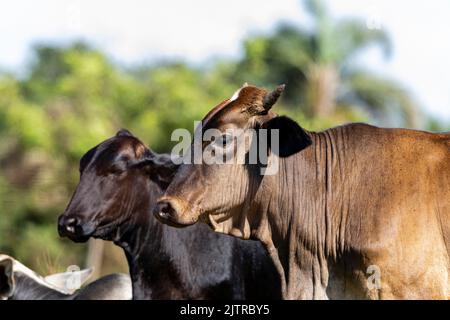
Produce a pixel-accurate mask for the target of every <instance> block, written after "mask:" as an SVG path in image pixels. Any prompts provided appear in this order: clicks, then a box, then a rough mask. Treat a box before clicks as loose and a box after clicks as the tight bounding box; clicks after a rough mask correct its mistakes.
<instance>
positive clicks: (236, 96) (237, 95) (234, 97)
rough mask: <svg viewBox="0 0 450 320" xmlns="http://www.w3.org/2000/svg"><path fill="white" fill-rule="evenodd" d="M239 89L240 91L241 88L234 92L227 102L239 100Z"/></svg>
mask: <svg viewBox="0 0 450 320" xmlns="http://www.w3.org/2000/svg"><path fill="white" fill-rule="evenodd" d="M241 89H242V88H240V89H238V90H236V92H235V93H234V94H233V95H232V96H231V98H230V100H229V102H232V101H234V100H237V98H239V93H240V92H241Z"/></svg>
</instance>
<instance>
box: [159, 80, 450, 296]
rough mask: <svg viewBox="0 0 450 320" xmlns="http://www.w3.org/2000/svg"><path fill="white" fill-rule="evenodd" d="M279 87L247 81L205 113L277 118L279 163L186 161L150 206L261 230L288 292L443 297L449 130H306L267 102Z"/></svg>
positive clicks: (179, 220)
mask: <svg viewBox="0 0 450 320" xmlns="http://www.w3.org/2000/svg"><path fill="white" fill-rule="evenodd" d="M283 89H284V86H280V87H278V88H277V89H276V90H275V91H274V92H272V93H268V92H267V91H265V90H263V89H260V88H257V87H253V86H244V87H243V88H241V89H240V91H238V92H237V93H236V94H235V95H234V96H233V97H232V98H231V99H229V100H227V101H225V102H224V103H222V104H221V105H219V106H218V107H216V108H215V109H213V111H211V112H210V113H209V114H208V115H207V116H206V117H205V119H204V120H203V122H202V126H203V128H202V129H203V130H207V129H210V128H215V129H219V130H220V131H221V132H222V133H224V132H225V130H226V129H230V128H233V129H236V128H240V129H256V130H261V128H267V129H278V130H279V137H280V140H279V141H280V143H279V148H278V151H276V152H275V151H274V150H275V148H272V147H273V146H272V145H270V144H269V147H271V148H272V149H270V151H269V152H268V159H269V163H270V162H276V161H278V166H279V167H278V168H279V170H278V173H276V174H274V175H261V173H260V170H259V169H260V167H261V166H262V164H260V163H259V164H249V163H244V164H238V163H236V161H235V162H234V163H233V164H210V165H206V164H194V165H192V164H183V165H182V166H181V167H180V168H179V170H178V172H177V174H176V176H175V177H174V179H173V180H172V183H171V184H170V185H169V187H168V189H167V190H166V193H165V195H164V196H163V197H162V198H161V199H160V200H159V202H158V205H157V206H156V207H155V208H154V211H153V212H154V214H155V215H156V216H157V217H158V219H160V220H161V221H163V222H165V223H168V224H171V225H174V226H183V225H189V224H193V223H195V222H197V221H198V220H199V219H200V220H202V221H205V222H207V223H208V224H209V225H210V226H211V227H212V228H213V229H214V230H216V231H217V232H223V233H227V234H231V235H234V236H237V237H241V238H244V239H259V240H260V241H261V242H262V243H263V244H264V245H265V246H266V248H267V250H268V251H269V253H270V254H271V257H272V259H273V260H274V262H275V263H276V265H277V266H278V271H279V273H280V277H281V279H282V282H283V296H284V298H286V299H327V298H331V299H342V298H357V299H359V298H362V299H365V298H369V299H419V298H426V299H428V298H433V299H441V298H447V297H448V296H449V288H450V287H449V285H450V283H449V271H450V270H449V266H450V262H449V250H450V135H449V134H437V133H429V132H423V131H415V130H406V129H383V128H377V127H374V126H370V125H367V124H349V125H344V126H340V127H336V128H332V129H328V130H325V131H323V132H318V133H316V132H308V131H306V130H304V129H302V128H301V127H300V126H299V125H298V124H297V123H296V122H294V121H293V120H291V119H289V118H287V117H281V116H277V115H276V114H275V113H273V112H272V111H270V109H271V107H272V105H273V104H274V103H275V102H276V100H277V98H278V97H279V96H280V94H281V92H282V91H283ZM234 138H236V137H234ZM223 140H224V141H225V140H227V141H230V143H232V144H234V145H233V148H235V149H237V148H238V147H239V146H237V144H238V142H237V141H239V140H238V139H229V138H226V139H225V138H224V139H223ZM213 143H214V142H213ZM241 143H244V142H242V140H241ZM269 143H270V142H269ZM207 146H208V144H207V143H205V142H203V143H202V148H203V150H205V148H206V147H207ZM257 147H258V145H256V144H248V145H245V148H244V150H245V152H246V153H248V154H249V153H250V152H251V151H252V150H251V148H257ZM192 149H194V148H192ZM238 156H239V154H237V155H235V157H238Z"/></svg>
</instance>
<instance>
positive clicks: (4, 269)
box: [0, 254, 15, 300]
mask: <svg viewBox="0 0 450 320" xmlns="http://www.w3.org/2000/svg"><path fill="white" fill-rule="evenodd" d="M13 265H14V261H13V259H12V258H10V257H8V256H6V255H1V254H0V300H4V299H8V298H9V297H10V296H12V295H13V293H14V286H15V284H14V274H13Z"/></svg>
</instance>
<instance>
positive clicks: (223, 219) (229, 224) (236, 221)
mask: <svg viewBox="0 0 450 320" xmlns="http://www.w3.org/2000/svg"><path fill="white" fill-rule="evenodd" d="M204 219H205V221H204V222H206V223H207V224H208V225H209V226H210V227H211V228H212V229H213V230H214V231H215V232H218V233H224V234H228V235H230V236H234V237H237V238H240V239H250V235H251V230H250V224H249V222H248V220H247V218H246V217H245V216H242V217H240V216H239V215H238V216H233V215H231V214H230V213H218V214H207V215H205V216H204Z"/></svg>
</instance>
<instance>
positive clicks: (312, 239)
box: [255, 127, 349, 259]
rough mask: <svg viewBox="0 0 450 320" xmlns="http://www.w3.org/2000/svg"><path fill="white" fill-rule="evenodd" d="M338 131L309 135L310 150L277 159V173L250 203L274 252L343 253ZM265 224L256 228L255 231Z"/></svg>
mask: <svg viewBox="0 0 450 320" xmlns="http://www.w3.org/2000/svg"><path fill="white" fill-rule="evenodd" d="M344 129H345V128H343V127H338V128H335V129H330V130H327V131H324V132H320V133H313V132H309V133H308V134H309V135H310V137H311V139H312V145H311V146H309V147H307V148H306V149H304V150H302V151H300V152H298V153H297V154H295V155H292V156H290V157H286V158H279V173H278V174H276V175H274V176H267V177H264V178H263V186H262V188H260V189H261V190H262V192H260V193H259V194H258V195H257V198H256V199H255V200H256V201H257V202H258V203H259V206H258V207H259V209H260V210H261V211H263V212H264V213H263V214H262V216H265V217H266V218H265V219H267V222H268V223H267V225H268V227H269V230H270V231H269V232H270V233H271V235H272V240H273V242H274V245H275V247H282V244H283V243H292V244H293V245H295V243H298V242H299V243H301V244H302V246H303V247H304V248H306V249H308V250H309V251H311V253H312V254H314V255H317V256H319V257H322V258H333V259H336V258H337V257H338V256H339V255H340V253H342V251H343V250H344V248H345V216H346V211H347V209H346V208H348V205H347V204H348V199H349V195H348V194H347V193H346V192H345V190H348V188H341V186H342V184H343V182H345V177H344V176H343V173H344V172H345V170H344V166H345V165H346V164H345V163H344V162H343V161H342V159H344V158H345V145H346V139H345V137H346V135H345V132H344ZM272 156H273V155H272ZM265 180H266V181H267V183H266V184H265V183H264V181H265ZM265 185H273V186H276V188H277V189H276V190H271V189H270V187H266V186H265ZM269 191H272V193H269V194H270V195H268V192H269ZM299 204H300V206H299ZM265 224H266V223H264V222H263V221H261V222H259V225H260V226H263V225H265ZM258 233H259V234H261V232H260V231H259V232H258ZM285 249H286V250H289V251H291V249H294V248H289V247H287V248H285Z"/></svg>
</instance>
